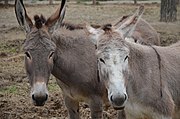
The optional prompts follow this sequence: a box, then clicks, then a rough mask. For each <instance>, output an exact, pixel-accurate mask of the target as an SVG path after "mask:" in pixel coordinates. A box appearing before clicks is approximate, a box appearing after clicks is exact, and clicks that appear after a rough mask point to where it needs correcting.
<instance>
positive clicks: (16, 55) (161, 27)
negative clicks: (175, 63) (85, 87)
mask: <svg viewBox="0 0 180 119" xmlns="http://www.w3.org/2000/svg"><path fill="white" fill-rule="evenodd" d="M57 7H58V5H42V4H41V5H26V8H27V12H28V14H29V15H30V16H31V17H33V15H35V14H44V15H45V16H46V17H48V16H50V15H51V14H52V13H53V12H54V11H55V10H56V8H57ZM137 7H138V6H137V5H136V6H135V5H132V4H105V5H97V6H92V5H86V4H70V3H68V4H67V9H66V16H65V21H69V22H72V23H85V22H89V23H93V24H104V23H110V22H112V21H115V20H117V19H118V18H120V17H121V16H122V15H127V14H130V13H133V11H135V9H136V8H137ZM177 10H178V12H177V13H178V14H177V16H178V20H177V22H174V23H161V22H159V16H160V15H159V14H160V5H159V4H145V13H144V15H143V18H144V19H146V20H147V21H148V22H149V23H150V24H151V25H152V26H153V27H154V28H155V29H156V30H157V32H158V33H159V34H160V38H161V43H162V45H169V44H171V43H174V42H177V41H178V40H180V7H178V9H177ZM24 39H25V34H24V32H23V31H22V30H21V29H20V27H19V25H18V23H17V20H16V18H15V12H14V7H13V6H2V5H0V119H67V111H66V108H65V106H64V102H63V98H62V93H61V90H60V88H59V87H58V86H57V85H56V82H55V79H54V77H53V76H51V78H50V82H49V85H48V89H49V94H50V97H49V99H48V101H47V103H46V105H45V106H44V107H35V106H33V104H32V102H31V98H30V96H29V95H30V87H29V83H28V79H27V77H26V73H25V70H24V55H23V51H22V45H23V42H24ZM104 114H105V118H106V119H114V118H115V117H116V111H114V110H113V109H111V108H110V109H109V110H108V111H105V112H104ZM80 115H81V117H82V119H89V118H90V111H89V108H88V107H87V105H86V104H84V103H81V104H80Z"/></svg>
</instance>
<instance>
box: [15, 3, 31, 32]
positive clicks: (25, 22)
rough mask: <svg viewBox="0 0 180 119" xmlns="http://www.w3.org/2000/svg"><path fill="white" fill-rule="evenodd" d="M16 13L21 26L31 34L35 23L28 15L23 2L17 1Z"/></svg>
mask: <svg viewBox="0 0 180 119" xmlns="http://www.w3.org/2000/svg"><path fill="white" fill-rule="evenodd" d="M15 13H16V18H17V20H18V22H19V25H20V26H21V27H22V28H23V29H24V30H25V31H26V32H29V31H30V30H31V28H32V26H33V23H32V21H31V19H30V18H29V16H28V15H27V13H26V9H25V7H24V4H23V1H22V0H16V1H15Z"/></svg>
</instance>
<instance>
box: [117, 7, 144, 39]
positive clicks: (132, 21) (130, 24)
mask: <svg viewBox="0 0 180 119" xmlns="http://www.w3.org/2000/svg"><path fill="white" fill-rule="evenodd" d="M143 12H144V6H140V7H139V8H138V9H137V10H136V12H135V13H134V14H133V15H132V16H130V17H128V18H127V19H125V21H124V23H122V24H121V25H120V26H119V27H118V28H117V29H116V30H117V31H118V32H120V33H121V34H123V37H124V38H125V37H131V36H132V34H133V32H134V30H135V27H136V25H137V23H138V22H139V20H140V19H141V17H142V14H143Z"/></svg>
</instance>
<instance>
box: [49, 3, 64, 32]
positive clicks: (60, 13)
mask: <svg viewBox="0 0 180 119" xmlns="http://www.w3.org/2000/svg"><path fill="white" fill-rule="evenodd" d="M65 11H66V0H62V1H61V6H60V7H59V8H58V9H57V11H56V12H55V13H54V14H53V15H51V16H50V17H49V18H48V20H47V22H46V23H45V25H46V26H47V27H48V29H49V31H50V32H53V31H54V30H55V29H57V28H59V27H60V25H61V23H62V21H63V19H64V16H65Z"/></svg>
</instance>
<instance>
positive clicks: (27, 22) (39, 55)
mask: <svg viewBox="0 0 180 119" xmlns="http://www.w3.org/2000/svg"><path fill="white" fill-rule="evenodd" d="M65 2H66V1H65V0H62V2H61V7H59V9H58V10H57V11H56V12H55V14H53V15H52V16H51V17H49V18H48V19H47V20H46V19H45V18H44V17H43V16H38V15H35V16H34V20H35V24H33V23H32V21H31V19H30V18H29V17H28V15H27V13H26V9H25V7H24V5H23V1H22V0H16V3H15V12H16V17H17V20H18V22H19V24H20V26H21V27H23V29H24V30H25V31H26V40H25V43H24V46H23V49H24V51H25V54H26V56H25V67H26V72H27V75H28V78H29V81H30V85H31V97H32V100H33V103H34V105H36V106H43V105H44V104H45V102H46V100H47V99H48V90H47V84H48V79H49V76H50V74H51V73H52V74H53V75H54V76H55V77H56V78H57V83H58V84H59V86H60V87H61V89H62V91H63V95H64V100H65V105H66V107H67V109H68V113H69V118H70V119H79V101H85V102H86V103H88V104H89V107H90V110H91V117H92V119H95V118H102V97H103V96H104V94H106V91H105V87H104V85H103V83H102V82H101V81H99V80H98V78H97V59H96V56H95V54H94V52H95V46H94V44H93V43H91V42H90V41H89V40H88V37H86V36H87V35H86V32H85V31H84V30H81V29H79V30H74V31H70V30H68V29H66V28H64V27H63V28H60V29H58V30H56V29H57V28H58V26H60V25H61V22H62V20H63V17H64V15H65ZM97 87H98V88H97ZM104 97H106V96H104Z"/></svg>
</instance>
